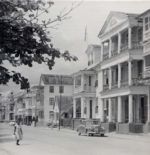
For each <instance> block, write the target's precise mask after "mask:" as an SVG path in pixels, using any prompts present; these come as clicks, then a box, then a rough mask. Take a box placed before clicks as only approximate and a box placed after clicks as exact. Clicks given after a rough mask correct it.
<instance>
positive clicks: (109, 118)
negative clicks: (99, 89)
mask: <svg viewBox="0 0 150 155" xmlns="http://www.w3.org/2000/svg"><path fill="white" fill-rule="evenodd" d="M108 101H109V110H108V112H109V114H108V121H109V122H112V103H111V98H109V99H108Z"/></svg>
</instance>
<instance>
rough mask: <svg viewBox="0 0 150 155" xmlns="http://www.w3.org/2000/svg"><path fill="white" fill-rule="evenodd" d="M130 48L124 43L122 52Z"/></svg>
mask: <svg viewBox="0 0 150 155" xmlns="http://www.w3.org/2000/svg"><path fill="white" fill-rule="evenodd" d="M127 50H128V44H122V45H121V48H120V52H125V51H127Z"/></svg>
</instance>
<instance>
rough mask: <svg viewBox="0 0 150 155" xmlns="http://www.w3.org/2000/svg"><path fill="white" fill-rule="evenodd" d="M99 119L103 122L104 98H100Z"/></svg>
mask: <svg viewBox="0 0 150 155" xmlns="http://www.w3.org/2000/svg"><path fill="white" fill-rule="evenodd" d="M100 120H101V122H104V100H103V99H101V98H100Z"/></svg>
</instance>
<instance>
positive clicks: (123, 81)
mask: <svg viewBox="0 0 150 155" xmlns="http://www.w3.org/2000/svg"><path fill="white" fill-rule="evenodd" d="M125 86H128V80H127V79H126V80H121V87H125Z"/></svg>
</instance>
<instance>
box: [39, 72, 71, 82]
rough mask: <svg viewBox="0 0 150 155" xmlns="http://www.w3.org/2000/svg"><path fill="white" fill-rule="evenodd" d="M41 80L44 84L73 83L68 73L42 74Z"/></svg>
mask: <svg viewBox="0 0 150 155" xmlns="http://www.w3.org/2000/svg"><path fill="white" fill-rule="evenodd" d="M41 80H42V81H43V83H44V85H50V84H52V85H60V84H62V85H73V78H72V76H70V75H54V74H42V75H41Z"/></svg>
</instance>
